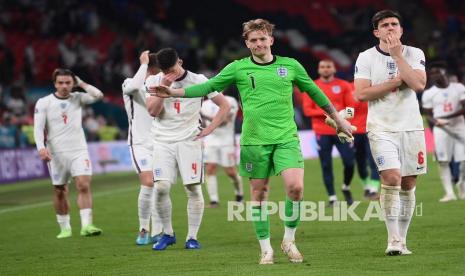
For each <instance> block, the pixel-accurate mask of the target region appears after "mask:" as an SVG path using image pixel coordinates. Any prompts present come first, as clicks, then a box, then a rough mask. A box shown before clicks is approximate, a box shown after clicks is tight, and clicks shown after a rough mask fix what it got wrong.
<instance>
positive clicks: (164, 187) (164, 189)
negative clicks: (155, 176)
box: [154, 180, 171, 196]
mask: <svg viewBox="0 0 465 276" xmlns="http://www.w3.org/2000/svg"><path fill="white" fill-rule="evenodd" d="M154 186H155V192H156V195H157V196H164V195H167V194H169V192H170V188H171V183H170V182H169V181H166V180H157V181H155V185H154Z"/></svg>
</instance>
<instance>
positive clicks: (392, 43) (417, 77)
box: [387, 35, 426, 92]
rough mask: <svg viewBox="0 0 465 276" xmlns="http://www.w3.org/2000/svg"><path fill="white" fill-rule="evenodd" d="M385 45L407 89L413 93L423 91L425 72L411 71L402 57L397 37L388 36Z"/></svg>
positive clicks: (419, 59) (410, 67)
mask: <svg viewBox="0 0 465 276" xmlns="http://www.w3.org/2000/svg"><path fill="white" fill-rule="evenodd" d="M387 45H388V50H389V54H390V55H391V57H392V59H393V60H394V61H395V62H396V64H397V68H398V69H399V75H400V77H401V79H402V81H403V82H405V83H406V84H407V85H408V87H410V88H411V89H413V90H414V91H415V92H421V91H423V89H425V86H426V72H425V71H424V70H419V69H413V68H412V66H410V64H408V62H407V61H406V60H405V58H404V57H403V56H402V43H401V42H400V39H399V38H398V37H395V36H392V35H388V38H387ZM416 55H418V54H416ZM416 58H418V62H421V57H416ZM423 61H424V55H423Z"/></svg>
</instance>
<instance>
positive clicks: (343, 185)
mask: <svg viewBox="0 0 465 276" xmlns="http://www.w3.org/2000/svg"><path fill="white" fill-rule="evenodd" d="M342 190H343V191H350V186H349V185H346V184H342Z"/></svg>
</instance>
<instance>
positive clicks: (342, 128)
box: [294, 61, 352, 137]
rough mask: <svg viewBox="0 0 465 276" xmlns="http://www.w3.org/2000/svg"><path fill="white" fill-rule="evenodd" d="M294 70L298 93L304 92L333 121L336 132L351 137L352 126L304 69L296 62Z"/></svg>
mask: <svg viewBox="0 0 465 276" xmlns="http://www.w3.org/2000/svg"><path fill="white" fill-rule="evenodd" d="M295 70H296V76H295V80H294V83H295V84H296V85H297V87H299V89H300V91H305V92H306V93H307V94H308V96H310V98H311V99H312V100H313V101H314V102H315V103H316V104H317V105H318V106H319V107H320V108H321V109H323V111H324V112H325V113H326V114H327V115H328V116H329V117H330V118H331V119H333V120H334V123H335V124H336V131H337V132H342V133H344V134H346V135H347V136H348V137H352V126H351V125H350V123H349V122H348V121H347V120H345V119H343V118H342V117H341V116H340V115H339V113H338V112H337V111H336V109H335V108H334V106H333V104H332V103H331V102H330V101H329V99H328V97H327V96H326V95H325V93H323V91H321V89H320V88H319V87H318V86H317V85H316V84H315V83H314V82H313V80H312V79H311V78H310V77H309V76H308V74H307V71H305V69H304V67H303V66H302V65H301V64H300V63H299V62H297V61H295Z"/></svg>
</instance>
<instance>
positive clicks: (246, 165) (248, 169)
mask: <svg viewBox="0 0 465 276" xmlns="http://www.w3.org/2000/svg"><path fill="white" fill-rule="evenodd" d="M245 169H246V170H247V171H248V172H251V171H252V170H253V165H252V163H245Z"/></svg>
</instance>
